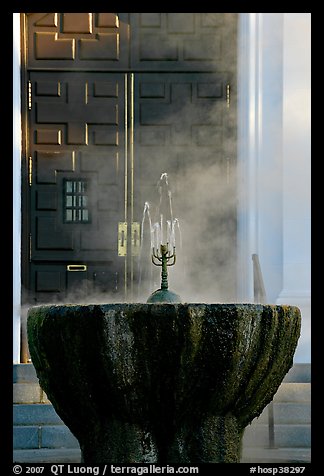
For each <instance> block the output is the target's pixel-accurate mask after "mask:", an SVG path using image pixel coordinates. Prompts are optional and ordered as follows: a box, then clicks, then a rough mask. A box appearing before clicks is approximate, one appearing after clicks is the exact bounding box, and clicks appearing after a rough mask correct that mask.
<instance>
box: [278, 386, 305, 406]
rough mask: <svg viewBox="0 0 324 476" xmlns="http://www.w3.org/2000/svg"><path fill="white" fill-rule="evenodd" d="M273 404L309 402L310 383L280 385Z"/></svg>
mask: <svg viewBox="0 0 324 476" xmlns="http://www.w3.org/2000/svg"><path fill="white" fill-rule="evenodd" d="M273 401H274V402H299V403H301V402H308V403H310V402H311V384H310V383H292V382H291V383H282V384H281V385H280V387H279V388H278V390H277V393H276V394H275V396H274V398H273Z"/></svg>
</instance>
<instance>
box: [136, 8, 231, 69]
mask: <svg viewBox="0 0 324 476" xmlns="http://www.w3.org/2000/svg"><path fill="white" fill-rule="evenodd" d="M236 23H237V14H236V13H131V14H130V29H131V50H130V53H131V64H130V66H131V68H134V69H138V70H141V71H143V70H151V71H182V72H183V71H214V72H216V71H220V72H222V71H228V70H229V67H231V68H232V66H233V65H234V63H235V58H236V45H235V39H236V27H237V25H236Z"/></svg>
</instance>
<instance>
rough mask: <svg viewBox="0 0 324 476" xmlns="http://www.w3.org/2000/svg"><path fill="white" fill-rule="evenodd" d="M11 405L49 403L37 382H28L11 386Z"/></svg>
mask: <svg viewBox="0 0 324 476" xmlns="http://www.w3.org/2000/svg"><path fill="white" fill-rule="evenodd" d="M13 403H14V404H18V403H19V404H24V403H25V404H27V403H50V401H49V399H48V398H47V395H46V393H45V392H44V390H43V389H42V388H41V387H40V386H39V384H38V383H37V382H33V383H30V382H29V383H14V384H13Z"/></svg>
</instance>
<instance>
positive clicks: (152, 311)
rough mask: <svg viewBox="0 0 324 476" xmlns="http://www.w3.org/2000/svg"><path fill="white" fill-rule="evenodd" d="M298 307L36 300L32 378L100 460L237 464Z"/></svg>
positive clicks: (284, 357)
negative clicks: (41, 303) (40, 303)
mask: <svg viewBox="0 0 324 476" xmlns="http://www.w3.org/2000/svg"><path fill="white" fill-rule="evenodd" d="M300 322H301V316H300V311H299V309H298V308H297V307H295V306H276V305H261V304H169V303H168V304H134V303H133V304H102V305H100V304H96V305H51V306H36V307H33V308H31V309H30V310H29V312H28V322H27V330H28V342H29V350H30V355H31V358H32V362H33V364H34V366H35V369H36V372H37V376H38V378H39V381H40V385H41V387H42V388H43V389H44V391H45V392H46V394H47V396H48V398H49V399H50V401H51V402H52V404H53V406H54V408H55V410H56V412H57V413H58V415H59V416H60V417H61V418H62V420H63V421H64V422H65V424H66V425H67V426H68V427H69V428H70V430H71V431H72V433H73V434H74V435H75V436H76V438H77V439H78V441H79V443H80V447H81V452H82V460H83V462H85V463H87V464H101V463H117V464H123V463H124V464H127V463H149V462H152V463H153V462H156V463H158V464H162V463H164V464H165V463H168V464H169V463H170V464H172V463H174V464H176V463H185V464H192V463H202V462H216V463H217V462H232V463H235V462H239V461H240V451H241V439H242V436H243V432H244V428H245V427H246V426H247V425H248V424H249V423H250V422H251V421H252V420H253V419H254V418H255V417H257V416H258V415H260V413H261V412H262V410H263V409H264V407H265V406H266V405H267V404H268V403H269V402H270V401H271V400H272V398H273V396H274V394H275V393H276V391H277V389H278V387H279V385H280V383H281V382H282V380H283V378H284V376H285V375H286V373H287V372H288V370H289V369H290V367H291V366H292V363H293V355H294V352H295V349H296V345H297V342H298V338H299V335H300Z"/></svg>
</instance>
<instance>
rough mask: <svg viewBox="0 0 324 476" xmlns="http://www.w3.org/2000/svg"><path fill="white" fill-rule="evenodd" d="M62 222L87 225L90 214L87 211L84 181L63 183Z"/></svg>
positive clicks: (66, 181)
mask: <svg viewBox="0 0 324 476" xmlns="http://www.w3.org/2000/svg"><path fill="white" fill-rule="evenodd" d="M63 187H64V201H63V203H64V210H63V216H64V222H65V223H89V222H90V213H89V210H88V196H87V193H88V192H87V190H88V183H87V181H86V180H82V179H78V180H70V179H69V180H65V181H64V185H63Z"/></svg>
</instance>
